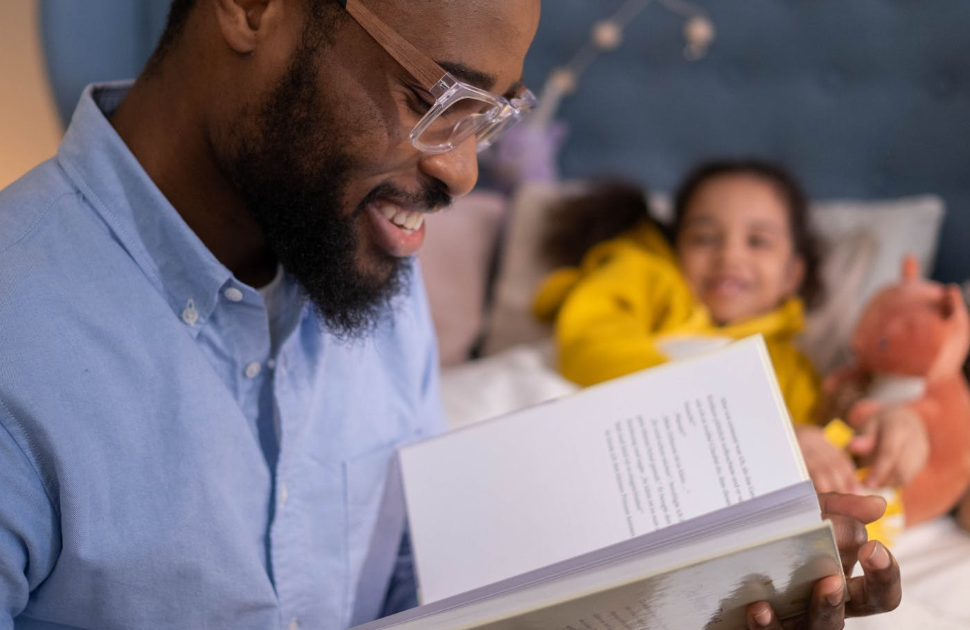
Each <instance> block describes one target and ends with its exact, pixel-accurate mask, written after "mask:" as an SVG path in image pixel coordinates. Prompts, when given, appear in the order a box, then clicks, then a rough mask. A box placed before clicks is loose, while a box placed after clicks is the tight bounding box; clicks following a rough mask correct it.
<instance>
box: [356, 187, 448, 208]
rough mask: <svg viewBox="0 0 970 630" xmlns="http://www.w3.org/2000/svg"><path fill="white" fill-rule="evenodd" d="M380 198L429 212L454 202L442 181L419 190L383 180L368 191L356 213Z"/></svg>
mask: <svg viewBox="0 0 970 630" xmlns="http://www.w3.org/2000/svg"><path fill="white" fill-rule="evenodd" d="M378 199H385V200H387V201H390V202H391V203H394V204H397V205H399V206H403V207H405V208H424V209H426V210H427V211H428V212H431V211H434V210H440V209H443V208H447V207H448V206H450V205H451V202H452V197H451V195H450V194H448V187H447V186H445V184H444V183H442V182H440V181H435V182H433V183H431V184H429V185H427V186H425V187H424V188H422V189H421V190H419V191H417V192H409V191H406V190H403V189H401V188H399V187H398V186H395V185H394V184H392V183H391V182H382V183H380V184H378V185H377V186H375V187H374V188H373V189H372V190H371V191H370V192H369V193H367V196H365V197H364V199H363V201H361V202H360V203H359V204H358V205H357V209H356V210H355V211H354V215H355V216H357V215H360V214H362V213H363V212H364V208H366V207H367V205H368V204H370V203H371V202H374V201H377V200H378Z"/></svg>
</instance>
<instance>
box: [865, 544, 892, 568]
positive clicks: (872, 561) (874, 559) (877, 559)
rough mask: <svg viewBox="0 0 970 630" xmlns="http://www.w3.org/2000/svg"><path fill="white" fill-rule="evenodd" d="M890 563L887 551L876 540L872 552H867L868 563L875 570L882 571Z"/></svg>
mask: <svg viewBox="0 0 970 630" xmlns="http://www.w3.org/2000/svg"><path fill="white" fill-rule="evenodd" d="M890 564H892V559H891V558H890V557H889V551H888V550H887V549H886V547H885V546H883V544H882V543H880V542H877V543H876V545H875V548H874V549H873V550H872V553H871V554H869V565H870V566H871V567H872V568H873V569H876V570H877V571H882V570H883V569H888V568H889V565H890Z"/></svg>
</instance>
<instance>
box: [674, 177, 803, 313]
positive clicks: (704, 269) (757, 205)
mask: <svg viewBox="0 0 970 630" xmlns="http://www.w3.org/2000/svg"><path fill="white" fill-rule="evenodd" d="M676 246H677V256H678V258H679V261H680V266H681V270H682V271H683V274H684V277H685V278H686V279H687V283H688V284H689V285H690V287H691V289H692V290H693V291H694V295H695V296H697V298H698V299H699V300H700V301H701V302H703V303H704V305H705V306H706V307H707V309H708V310H709V311H710V313H711V316H712V317H713V318H714V321H715V322H717V323H718V324H722V325H723V324H736V323H738V322H741V321H744V320H746V319H751V318H753V317H756V316H758V315H763V314H765V313H768V312H769V311H771V310H773V309H774V308H775V307H776V306H778V305H779V304H780V303H781V302H782V301H784V300H785V299H786V298H788V297H791V296H792V295H794V294H795V293H796V292H797V291H798V288H799V286H800V285H801V282H802V278H803V276H804V273H805V264H804V261H803V260H802V259H801V257H799V256H796V254H795V251H794V244H793V241H792V234H791V227H790V224H789V219H788V209H787V206H786V205H785V201H784V199H783V198H782V197H781V195H780V194H779V193H778V192H777V191H776V190H775V188H774V187H773V186H772V184H770V183H769V182H767V181H765V180H764V179H761V178H759V177H758V176H755V175H744V174H737V175H721V176H717V177H714V178H712V179H710V180H708V181H706V182H704V183H703V184H701V186H700V188H699V189H698V190H697V191H696V192H695V193H694V196H693V199H691V201H690V203H689V205H688V206H687V208H686V210H685V213H684V217H683V220H682V224H681V229H680V234H679V236H678V238H677V243H676Z"/></svg>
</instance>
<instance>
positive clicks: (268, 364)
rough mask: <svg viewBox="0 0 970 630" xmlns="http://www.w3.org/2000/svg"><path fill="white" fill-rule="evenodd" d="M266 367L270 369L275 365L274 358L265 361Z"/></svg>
mask: <svg viewBox="0 0 970 630" xmlns="http://www.w3.org/2000/svg"><path fill="white" fill-rule="evenodd" d="M266 367H268V368H269V369H271V370H272V369H273V368H275V367H276V361H275V360H274V359H270V360H269V361H267V362H266Z"/></svg>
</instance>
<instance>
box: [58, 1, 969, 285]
mask: <svg viewBox="0 0 970 630" xmlns="http://www.w3.org/2000/svg"><path fill="white" fill-rule="evenodd" d="M501 1H514V0H501ZM696 1H697V3H698V4H699V5H701V6H703V7H704V8H705V9H706V10H707V11H708V12H709V14H710V15H711V17H712V19H713V21H714V24H715V26H716V28H717V39H716V40H715V42H714V44H713V45H712V47H711V49H710V51H709V53H708V56H707V57H706V58H704V59H703V60H701V61H698V62H691V63H689V62H687V61H685V60H684V58H683V55H682V49H683V39H682V36H681V27H682V22H681V20H680V19H679V18H675V17H674V16H672V15H670V14H668V13H666V12H665V11H662V10H660V8H659V7H657V6H652V7H650V8H648V9H647V10H646V11H645V12H644V13H643V14H642V15H640V17H639V18H638V19H637V20H636V21H635V22H634V23H633V25H632V26H631V27H630V28H629V29H628V31H627V33H626V42H625V43H624V45H623V46H622V48H620V49H619V50H618V51H615V52H613V53H609V54H606V55H604V56H602V57H600V58H599V59H597V61H596V62H595V63H594V65H593V66H592V67H591V69H590V71H589V72H587V73H586V74H585V75H584V76H583V78H582V81H581V84H580V88H579V91H578V92H577V93H576V94H575V95H573V96H572V97H569V98H568V99H567V100H566V101H565V102H564V104H563V107H562V109H561V111H560V115H561V117H562V118H564V119H565V120H567V121H568V123H569V124H570V126H571V128H572V133H571V136H570V139H569V141H568V143H567V145H566V146H565V149H564V153H563V156H562V167H563V174H564V175H565V176H567V177H581V176H587V175H592V174H604V173H613V174H623V175H628V176H631V177H634V178H637V179H639V180H640V181H642V182H643V183H644V184H646V185H648V186H649V187H651V188H652V189H654V190H665V189H669V187H671V186H672V185H673V184H674V182H675V181H676V180H677V179H678V177H680V176H681V175H682V174H683V173H684V171H685V170H686V169H687V168H688V167H689V166H691V165H692V164H693V163H694V162H696V161H697V160H700V159H704V158H707V157H711V156H723V155H759V156H764V157H768V158H772V159H777V160H780V161H782V162H784V163H786V164H787V165H788V166H789V167H790V168H791V169H792V170H793V171H794V172H795V173H796V174H797V175H799V176H800V177H801V178H802V180H803V181H804V182H805V183H806V186H807V188H808V190H809V192H810V193H811V195H812V196H813V197H817V198H832V197H851V198H887V197H897V196H903V195H911V194H917V193H927V192H931V193H936V194H938V195H941V196H942V197H943V198H944V199H945V200H946V204H947V220H946V223H945V225H944V230H943V235H942V240H941V246H940V252H939V256H938V264H937V269H936V274H935V275H936V276H937V277H938V278H940V279H943V280H964V279H966V278H970V248H968V247H966V246H965V245H964V243H965V241H966V239H967V237H968V236H970V37H968V36H967V33H968V32H970V2H967V1H966V0H933V1H932V2H930V1H927V0H851V1H846V0H696ZM621 3H622V0H546V1H545V3H544V7H543V9H544V14H543V17H542V22H541V24H540V28H539V34H538V36H537V38H536V42H535V46H534V47H533V49H532V51H531V52H530V56H529V58H528V59H527V63H526V79H527V81H528V82H529V83H530V84H531V85H532V86H534V87H535V88H541V86H542V83H543V81H544V80H545V77H546V76H547V73H548V71H549V70H550V69H551V68H552V67H554V66H556V65H560V64H563V63H565V62H566V61H568V60H569V58H570V57H571V56H572V55H573V53H574V52H575V51H576V50H577V49H578V48H579V47H580V46H581V45H582V44H583V43H584V42H585V41H586V40H587V38H588V34H589V28H590V26H591V24H592V23H593V22H595V21H596V20H599V19H602V18H604V17H606V16H608V15H610V14H611V13H613V11H615V10H616V9H617V8H618V7H619V5H620V4H621ZM167 5H168V0H138V1H137V2H132V1H131V0H98V2H83V3H82V2H76V0H41V6H42V11H43V13H42V18H43V24H44V29H45V34H44V41H45V44H46V46H47V50H48V64H49V68H50V71H51V75H52V78H53V82H54V85H55V92H56V94H57V97H58V103H59V105H60V106H61V109H62V112H65V113H69V112H70V110H71V109H72V108H73V104H74V101H75V100H76V99H77V95H78V94H79V92H80V88H81V87H82V86H83V85H84V84H85V83H87V82H88V81H90V80H95V79H106V78H119V77H123V76H133V75H134V74H136V73H137V71H138V69H139V68H140V67H141V65H142V63H143V62H144V60H145V59H146V58H147V56H148V54H149V52H150V50H151V48H152V44H153V42H154V41H155V39H156V38H157V36H158V34H159V33H160V31H161V28H162V25H163V23H164V16H165V12H166V9H167Z"/></svg>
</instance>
